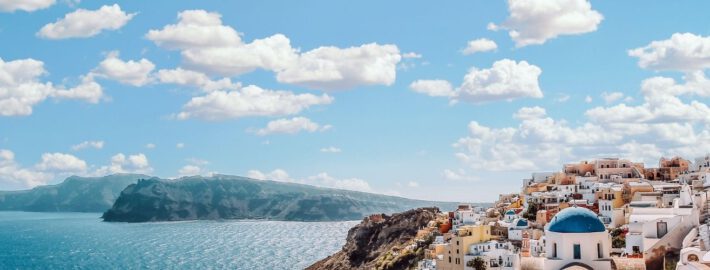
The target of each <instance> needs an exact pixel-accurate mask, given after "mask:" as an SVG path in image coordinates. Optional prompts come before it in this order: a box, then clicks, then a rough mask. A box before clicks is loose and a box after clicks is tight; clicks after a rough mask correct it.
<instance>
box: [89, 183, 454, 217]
mask: <svg viewBox="0 0 710 270" xmlns="http://www.w3.org/2000/svg"><path fill="white" fill-rule="evenodd" d="M431 206H437V207H442V208H444V209H454V208H455V207H456V203H450V202H432V201H422V200H412V199H405V198H401V197H395V196H387V195H380V194H372V193H365V192H357V191H349V190H339V189H329V188H320V187H315V186H309V185H302V184H294V183H284V182H276V181H261V180H254V179H249V178H244V177H238V176H227V175H215V176H212V177H199V176H195V177H185V178H181V179H178V180H161V179H158V178H152V179H146V180H141V181H139V182H138V183H136V184H132V185H130V186H128V187H126V189H125V190H124V191H123V192H121V196H120V197H119V198H118V199H117V200H116V202H115V204H114V205H113V207H112V208H111V209H110V210H108V211H106V212H105V213H104V215H103V218H104V220H105V221H122V222H146V221H176V220H196V219H272V220H296V221H336V220H358V219H362V218H363V217H365V216H367V215H369V214H372V213H394V212H401V211H405V210H409V209H412V208H419V207H431Z"/></svg>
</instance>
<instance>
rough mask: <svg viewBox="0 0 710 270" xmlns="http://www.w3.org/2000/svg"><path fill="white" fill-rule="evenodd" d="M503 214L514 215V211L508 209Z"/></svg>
mask: <svg viewBox="0 0 710 270" xmlns="http://www.w3.org/2000/svg"><path fill="white" fill-rule="evenodd" d="M505 214H506V215H509V216H511V215H515V211H513V210H508V212H505Z"/></svg>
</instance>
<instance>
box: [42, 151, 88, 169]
mask: <svg viewBox="0 0 710 270" xmlns="http://www.w3.org/2000/svg"><path fill="white" fill-rule="evenodd" d="M35 167H36V168H37V169H38V170H40V171H50V172H72V173H81V172H85V171H86V169H87V165H86V162H85V161H83V160H81V159H79V158H77V157H75V156H73V155H70V154H62V153H44V154H42V160H41V161H40V163H39V164H37V165H36V166H35Z"/></svg>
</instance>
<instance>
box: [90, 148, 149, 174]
mask: <svg viewBox="0 0 710 270" xmlns="http://www.w3.org/2000/svg"><path fill="white" fill-rule="evenodd" d="M152 171H153V168H152V167H151V166H150V164H149V162H148V157H146V156H145V154H143V153H138V154H134V155H128V156H126V155H125V154H123V153H118V154H116V155H114V156H113V157H111V164H110V165H107V166H102V167H100V168H99V169H98V170H96V172H94V174H95V175H101V176H102V175H107V174H116V173H151V172H152Z"/></svg>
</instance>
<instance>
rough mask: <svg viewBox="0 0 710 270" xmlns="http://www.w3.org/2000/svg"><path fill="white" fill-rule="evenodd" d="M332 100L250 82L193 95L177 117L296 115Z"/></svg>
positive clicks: (211, 118)
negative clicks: (244, 85) (205, 93)
mask: <svg viewBox="0 0 710 270" xmlns="http://www.w3.org/2000/svg"><path fill="white" fill-rule="evenodd" d="M331 102H333V98H332V97H330V96H328V95H326V94H323V95H320V96H317V95H313V94H294V93H292V92H288V91H274V90H267V89H262V88H260V87H258V86H254V85H249V86H246V87H244V88H242V89H241V90H239V91H214V92H211V93H209V94H207V95H205V96H199V97H194V98H192V99H191V100H190V101H189V102H188V103H187V104H185V106H183V110H182V112H180V113H179V114H178V115H177V117H178V119H188V118H200V119H205V120H224V119H230V118H240V117H247V116H280V115H292V114H297V113H299V112H301V111H303V110H305V109H307V108H309V107H311V106H314V105H324V104H330V103H331Z"/></svg>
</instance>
